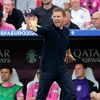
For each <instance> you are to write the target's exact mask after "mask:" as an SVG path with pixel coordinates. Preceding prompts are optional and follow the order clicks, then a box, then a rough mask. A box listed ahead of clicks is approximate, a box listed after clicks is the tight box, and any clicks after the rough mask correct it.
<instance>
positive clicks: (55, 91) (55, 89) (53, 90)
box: [46, 83, 59, 100]
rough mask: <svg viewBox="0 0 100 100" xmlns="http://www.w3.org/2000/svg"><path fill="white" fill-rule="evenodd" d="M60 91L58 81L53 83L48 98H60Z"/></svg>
mask: <svg viewBox="0 0 100 100" xmlns="http://www.w3.org/2000/svg"><path fill="white" fill-rule="evenodd" d="M58 93H59V88H58V85H57V84H56V83H53V85H52V86H51V88H50V90H49V93H48V96H47V98H46V100H58V96H59V94H58Z"/></svg>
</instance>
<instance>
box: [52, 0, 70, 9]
mask: <svg viewBox="0 0 100 100" xmlns="http://www.w3.org/2000/svg"><path fill="white" fill-rule="evenodd" d="M52 3H53V4H54V5H56V6H58V7H61V8H70V0H52Z"/></svg>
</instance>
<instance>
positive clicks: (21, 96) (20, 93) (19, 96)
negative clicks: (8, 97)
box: [16, 89, 24, 100]
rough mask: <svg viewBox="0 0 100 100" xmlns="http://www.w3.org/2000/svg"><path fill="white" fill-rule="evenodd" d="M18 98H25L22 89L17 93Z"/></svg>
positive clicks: (21, 99) (18, 99)
mask: <svg viewBox="0 0 100 100" xmlns="http://www.w3.org/2000/svg"><path fill="white" fill-rule="evenodd" d="M16 98H17V100H24V94H23V92H22V89H21V90H20V91H19V92H18V93H17V94H16Z"/></svg>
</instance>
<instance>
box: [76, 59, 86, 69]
mask: <svg viewBox="0 0 100 100" xmlns="http://www.w3.org/2000/svg"><path fill="white" fill-rule="evenodd" d="M77 64H82V65H83V67H84V68H85V69H87V65H86V63H85V62H83V61H81V60H76V61H75V62H74V66H75V65H77Z"/></svg>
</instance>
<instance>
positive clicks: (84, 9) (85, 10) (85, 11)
mask: <svg viewBox="0 0 100 100" xmlns="http://www.w3.org/2000/svg"><path fill="white" fill-rule="evenodd" d="M80 9H81V10H82V11H83V12H84V13H89V11H88V10H87V9H86V8H83V7H81V8H80Z"/></svg>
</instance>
